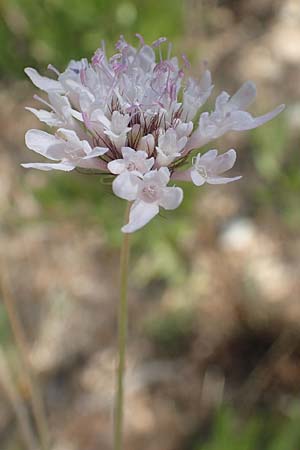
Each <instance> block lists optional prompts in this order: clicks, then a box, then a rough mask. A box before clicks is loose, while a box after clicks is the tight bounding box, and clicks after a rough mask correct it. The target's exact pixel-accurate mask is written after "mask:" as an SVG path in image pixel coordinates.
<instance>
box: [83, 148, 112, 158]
mask: <svg viewBox="0 0 300 450" xmlns="http://www.w3.org/2000/svg"><path fill="white" fill-rule="evenodd" d="M107 152H108V148H105V147H95V148H93V150H91V151H90V152H89V153H88V154H87V155H86V156H85V157H84V158H83V159H89V158H95V157H96V156H102V155H104V154H105V153H107Z"/></svg>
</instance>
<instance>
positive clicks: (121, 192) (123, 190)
mask: <svg viewBox="0 0 300 450" xmlns="http://www.w3.org/2000/svg"><path fill="white" fill-rule="evenodd" d="M140 182H141V180H139V178H138V177H137V176H135V175H132V174H131V173H129V172H127V171H126V172H123V173H121V174H120V175H118V176H117V177H116V178H115V179H114V181H113V184H112V189H113V192H114V194H115V195H116V196H117V197H120V198H123V199H124V200H128V201H132V200H135V199H136V197H137V193H138V190H139V186H140Z"/></svg>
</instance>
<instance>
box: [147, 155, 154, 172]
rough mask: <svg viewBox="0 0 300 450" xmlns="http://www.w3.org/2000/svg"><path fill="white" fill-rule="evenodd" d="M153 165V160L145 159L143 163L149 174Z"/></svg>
mask: <svg viewBox="0 0 300 450" xmlns="http://www.w3.org/2000/svg"><path fill="white" fill-rule="evenodd" d="M153 164H154V158H149V159H146V161H145V167H146V172H149V170H150V169H151V168H152V167H153Z"/></svg>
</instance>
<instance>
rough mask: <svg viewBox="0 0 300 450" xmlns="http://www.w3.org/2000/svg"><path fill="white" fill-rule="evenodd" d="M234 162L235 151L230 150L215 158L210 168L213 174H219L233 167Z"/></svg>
mask: <svg viewBox="0 0 300 450" xmlns="http://www.w3.org/2000/svg"><path fill="white" fill-rule="evenodd" d="M235 161H236V151H235V150H234V149H233V148H232V149H230V150H228V151H227V152H226V153H224V154H223V155H219V156H217V158H216V159H215V161H214V162H213V163H212V165H211V166H210V167H211V168H212V170H213V171H214V173H216V174H220V173H223V172H226V171H227V170H229V169H231V168H232V167H233V166H234V163H235Z"/></svg>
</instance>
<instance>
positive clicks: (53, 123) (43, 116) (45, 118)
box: [25, 107, 62, 127]
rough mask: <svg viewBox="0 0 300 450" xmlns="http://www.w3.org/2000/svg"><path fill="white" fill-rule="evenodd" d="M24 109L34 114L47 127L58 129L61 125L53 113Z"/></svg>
mask: <svg viewBox="0 0 300 450" xmlns="http://www.w3.org/2000/svg"><path fill="white" fill-rule="evenodd" d="M25 109H26V110H27V111H30V112H31V113H32V114H34V115H35V116H36V117H37V118H38V119H39V120H40V121H41V122H44V123H46V124H47V125H49V127H59V126H61V125H62V121H61V119H60V118H59V117H57V115H56V114H55V113H53V112H50V111H46V110H44V109H35V108H29V107H26V108H25Z"/></svg>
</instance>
